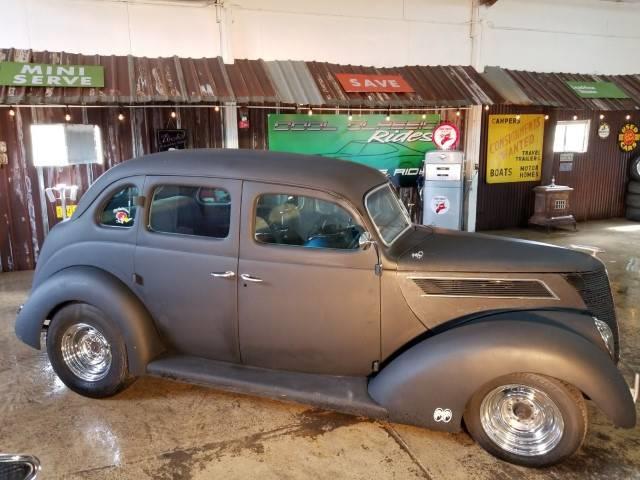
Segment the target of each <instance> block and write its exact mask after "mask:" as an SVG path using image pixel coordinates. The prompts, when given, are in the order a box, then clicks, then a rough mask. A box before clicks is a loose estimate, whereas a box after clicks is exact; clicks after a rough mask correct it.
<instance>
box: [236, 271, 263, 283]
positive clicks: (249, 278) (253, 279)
mask: <svg viewBox="0 0 640 480" xmlns="http://www.w3.org/2000/svg"><path fill="white" fill-rule="evenodd" d="M240 278H241V279H242V280H245V281H247V282H255V283H260V282H262V279H261V278H258V277H252V276H251V275H249V274H248V273H243V274H242V275H240Z"/></svg>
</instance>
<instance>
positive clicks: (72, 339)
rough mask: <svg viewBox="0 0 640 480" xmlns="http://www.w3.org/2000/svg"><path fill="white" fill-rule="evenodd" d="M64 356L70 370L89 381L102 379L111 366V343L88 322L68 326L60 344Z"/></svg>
mask: <svg viewBox="0 0 640 480" xmlns="http://www.w3.org/2000/svg"><path fill="white" fill-rule="evenodd" d="M60 350H61V353H62V358H63V360H64V363H65V364H66V365H67V367H69V370H71V372H72V373H73V374H74V375H75V376H76V377H78V378H80V379H82V380H86V381H87V382H97V381H98V380H102V379H103V378H104V377H106V376H107V374H108V373H109V368H111V345H109V342H108V341H107V339H106V338H105V337H104V335H103V334H102V333H101V332H100V331H99V330H97V329H96V328H94V327H92V326H91V325H87V324H86V323H76V324H73V325H71V326H70V327H69V328H67V329H66V330H65V332H64V334H63V335H62V342H61V345H60Z"/></svg>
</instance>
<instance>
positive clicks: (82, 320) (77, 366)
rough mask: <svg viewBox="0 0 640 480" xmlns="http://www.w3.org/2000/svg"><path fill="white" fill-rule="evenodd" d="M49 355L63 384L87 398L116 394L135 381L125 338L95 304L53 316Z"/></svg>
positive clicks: (74, 306) (69, 308)
mask: <svg viewBox="0 0 640 480" xmlns="http://www.w3.org/2000/svg"><path fill="white" fill-rule="evenodd" d="M47 354H48V356H49V360H50V362H51V365H52V367H53V370H54V371H55V372H56V374H57V375H58V377H60V379H61V380H62V381H63V382H64V384H65V385H66V386H67V387H69V388H70V389H71V390H73V391H75V392H77V393H79V394H81V395H84V396H87V397H93V398H102V397H109V396H111V395H115V394H116V393H118V392H119V391H120V390H122V389H124V388H125V387H126V386H127V385H129V383H131V381H132V379H131V378H130V376H129V371H128V368H127V359H126V349H125V344H124V340H123V339H122V335H121V334H120V332H119V331H118V329H117V327H116V326H115V325H114V324H113V322H111V321H110V320H109V319H108V318H106V317H105V315H104V314H103V313H102V312H101V311H100V310H99V309H97V308H96V307H94V306H92V305H88V304H84V303H74V304H71V305H67V306H65V307H63V308H62V309H60V310H59V311H58V312H57V313H56V314H55V315H54V317H53V319H52V320H51V323H50V325H49V328H48V330H47Z"/></svg>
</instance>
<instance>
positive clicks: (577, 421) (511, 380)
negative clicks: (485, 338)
mask: <svg viewBox="0 0 640 480" xmlns="http://www.w3.org/2000/svg"><path fill="white" fill-rule="evenodd" d="M506 385H522V386H526V387H529V388H530V387H533V388H534V389H536V390H538V391H541V392H543V393H544V394H545V395H546V397H547V399H550V400H551V402H553V404H554V405H555V406H556V407H557V410H558V411H559V412H560V414H561V416H562V420H563V422H564V429H563V430H562V433H561V436H560V437H559V440H558V442H557V444H556V445H555V446H554V447H553V448H552V449H551V450H550V451H548V452H546V453H543V454H531V455H522V454H519V453H514V452H513V451H509V450H508V449H505V448H503V447H501V446H500V445H498V444H497V443H496V442H495V441H494V440H493V439H492V438H491V437H490V436H489V435H488V434H487V432H486V431H485V427H484V426H483V423H482V420H481V406H482V404H483V401H484V400H485V398H491V396H492V394H493V392H495V391H496V389H499V388H500V387H501V386H506ZM517 405H518V404H517V403H516V407H513V412H514V414H516V408H518V407H517ZM529 413H531V410H529ZM545 416H546V415H541V417H542V418H544V417H545ZM536 418H537V417H536ZM534 420H535V419H534ZM464 422H465V425H466V427H467V430H468V431H469V433H470V434H471V436H472V437H473V439H474V440H475V441H476V442H478V444H480V446H482V447H483V448H484V449H485V450H487V451H488V452H489V453H490V454H492V455H494V456H496V457H498V458H501V459H503V460H506V461H508V462H511V463H515V464H517V465H523V466H526V467H536V468H538V467H546V466H549V465H554V464H556V463H559V462H561V461H563V460H564V459H566V458H567V457H569V456H571V455H572V454H573V453H574V452H575V451H576V450H578V449H579V448H580V446H581V445H582V442H583V441H584V438H585V436H586V434H587V424H588V416H587V407H586V405H585V402H584V399H583V397H582V394H581V393H580V391H579V390H577V389H576V388H575V387H573V386H571V385H569V384H567V383H564V382H561V381H560V380H556V379H555V378H551V377H545V376H542V375H536V374H532V373H515V374H511V375H506V376H504V377H501V378H497V379H495V380H493V381H491V382H489V383H487V384H486V385H484V386H483V387H482V388H481V389H480V390H478V391H477V392H476V393H475V394H474V395H473V397H472V398H471V400H470V401H469V404H468V405H467V408H466V410H465V413H464Z"/></svg>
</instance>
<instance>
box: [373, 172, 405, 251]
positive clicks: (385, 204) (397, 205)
mask: <svg viewBox="0 0 640 480" xmlns="http://www.w3.org/2000/svg"><path fill="white" fill-rule="evenodd" d="M365 204H366V207H367V212H369V216H370V217H371V220H372V221H373V223H374V225H375V227H376V230H378V233H379V234H380V236H381V237H382V240H383V242H384V243H385V244H386V245H390V244H392V243H393V241H394V240H395V239H396V238H398V237H399V236H400V234H402V232H404V231H405V230H406V229H407V228H409V227H410V226H411V220H409V214H408V213H407V210H406V209H405V208H404V205H402V203H401V202H400V200H398V197H397V196H396V194H395V193H394V190H393V188H391V185H389V184H386V185H383V186H381V187H378V188H377V189H375V190H373V191H372V192H371V193H369V194H368V195H367V196H366V199H365Z"/></svg>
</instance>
